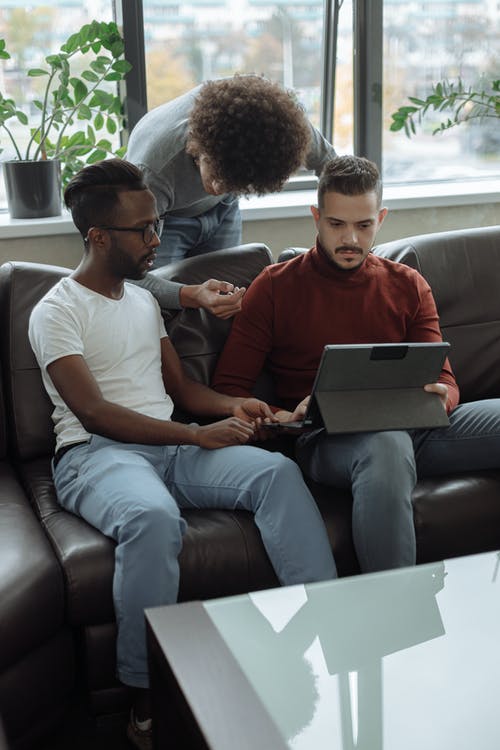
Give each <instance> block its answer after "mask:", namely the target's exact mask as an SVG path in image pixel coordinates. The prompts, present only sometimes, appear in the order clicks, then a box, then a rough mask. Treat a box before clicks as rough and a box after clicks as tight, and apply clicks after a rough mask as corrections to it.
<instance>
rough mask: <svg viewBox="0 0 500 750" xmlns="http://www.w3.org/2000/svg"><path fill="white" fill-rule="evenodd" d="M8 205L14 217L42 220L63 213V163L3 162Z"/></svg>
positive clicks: (52, 161) (54, 160)
mask: <svg viewBox="0 0 500 750" xmlns="http://www.w3.org/2000/svg"><path fill="white" fill-rule="evenodd" d="M3 174H4V179H5V188H6V191H7V206H8V208H9V213H10V215H11V217H12V218H13V219H41V218H43V217H45V216H60V214H61V164H60V162H59V160H58V159H52V160H49V161H5V162H4V163H3Z"/></svg>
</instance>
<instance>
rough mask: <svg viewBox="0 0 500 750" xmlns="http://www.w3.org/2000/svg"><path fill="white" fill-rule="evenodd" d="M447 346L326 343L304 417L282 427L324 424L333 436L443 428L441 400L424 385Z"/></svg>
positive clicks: (432, 377)
mask: <svg viewBox="0 0 500 750" xmlns="http://www.w3.org/2000/svg"><path fill="white" fill-rule="evenodd" d="M449 348H450V345H449V343H447V342H444V341H443V342H432V343H427V342H422V343H401V344H329V345H328V346H325V348H324V350H323V354H322V356H321V361H320V364H319V367H318V371H317V373H316V378H315V381H314V385H313V389H312V393H311V399H310V401H309V406H308V409H307V412H306V414H305V416H304V419H303V420H302V421H301V422H288V423H285V424H284V425H281V429H283V430H284V431H292V430H304V429H316V428H318V427H324V428H325V429H326V431H327V432H328V433H329V434H335V433H349V432H373V431H379V430H409V429H430V428H434V427H446V426H447V425H449V419H448V415H447V414H446V412H445V410H444V408H443V405H442V403H441V399H440V398H439V396H438V395H437V394H436V393H427V392H426V391H424V388H423V387H424V385H426V384H427V383H436V382H437V381H438V379H439V376H440V374H441V369H442V367H443V364H444V361H445V358H446V356H447V354H448V351H449ZM278 429H280V426H278Z"/></svg>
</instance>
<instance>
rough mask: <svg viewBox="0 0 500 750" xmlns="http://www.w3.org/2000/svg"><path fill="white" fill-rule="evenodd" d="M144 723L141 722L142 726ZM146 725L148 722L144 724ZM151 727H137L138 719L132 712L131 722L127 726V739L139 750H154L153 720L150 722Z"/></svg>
mask: <svg viewBox="0 0 500 750" xmlns="http://www.w3.org/2000/svg"><path fill="white" fill-rule="evenodd" d="M142 723H143V722H141V724H142ZM144 723H146V722H144ZM148 724H149V727H148V728H147V729H140V727H139V726H138V725H137V719H136V718H135V715H134V712H133V711H131V712H130V720H129V723H128V726H127V737H128V739H129V742H131V743H132V745H134V747H137V748H138V750H153V730H152V728H151V719H149V720H148Z"/></svg>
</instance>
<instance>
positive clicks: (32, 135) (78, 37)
mask: <svg viewBox="0 0 500 750" xmlns="http://www.w3.org/2000/svg"><path fill="white" fill-rule="evenodd" d="M123 52H124V43H123V38H122V36H121V35H120V32H119V31H118V27H117V26H116V24H115V23H113V22H111V23H100V22H98V21H92V22H91V23H89V24H85V25H84V26H82V28H81V29H80V30H79V31H77V32H76V33H75V34H72V35H71V36H70V37H69V38H68V39H67V40H66V42H65V43H64V44H62V45H61V48H60V51H59V52H58V53H56V54H52V55H48V56H47V57H46V58H45V62H46V67H44V68H32V69H31V70H28V71H27V75H28V76H29V77H31V78H35V77H44V78H45V79H46V80H45V81H44V88H43V94H42V96H41V97H40V99H35V100H34V101H33V106H34V107H35V108H36V110H37V116H36V118H35V121H34V122H33V123H30V121H29V118H28V116H27V115H26V113H25V112H24V111H23V110H22V109H20V108H19V107H18V106H17V105H16V103H15V101H14V100H13V99H11V98H9V97H8V96H4V94H3V93H1V92H0V142H1V141H2V139H3V140H4V141H5V138H7V139H8V140H9V142H10V144H11V145H12V146H13V148H14V152H15V159H13V160H11V161H5V162H3V169H4V178H5V182H6V188H7V201H8V203H9V211H10V214H11V216H12V217H14V218H36V217H40V216H55V215H58V214H60V213H61V184H62V187H64V186H65V185H66V183H67V182H68V180H69V179H71V177H72V176H73V175H74V174H75V173H76V172H77V171H78V170H79V169H81V168H82V167H83V166H84V165H85V164H90V163H93V162H96V161H99V160H100V159H105V158H106V157H107V156H108V155H114V156H123V154H124V152H125V147H118V148H113V145H112V143H111V141H110V140H109V136H110V135H111V136H112V135H114V134H115V133H117V132H118V130H119V129H121V127H122V126H123V119H124V117H123V106H122V102H121V100H120V97H119V95H118V91H117V89H116V91H114V92H112V91H110V90H109V87H106V82H111V83H112V84H113V85H115V86H116V85H117V84H118V82H120V81H122V80H123V79H124V78H125V75H126V74H127V72H128V71H129V70H130V69H131V65H130V63H128V62H127V61H126V60H125V59H124V57H123ZM9 58H10V54H9V53H8V52H7V50H6V44H5V40H4V39H0V59H3V60H6V59H9ZM16 121H17V122H16ZM12 123H15V124H16V127H17V128H18V124H17V123H20V124H21V125H22V126H25V128H24V127H23V128H22V130H23V131H24V135H25V136H27V145H26V144H25V138H24V136H23V135H21V136H20V135H19V134H14V132H13V130H14V128H12ZM100 131H104V133H105V134H106V135H105V136H104V135H98V134H99V132H100ZM2 150H3V149H2ZM46 188H49V190H50V193H49V194H48V195H46V196H44V195H43V194H42V191H43V190H44V189H46Z"/></svg>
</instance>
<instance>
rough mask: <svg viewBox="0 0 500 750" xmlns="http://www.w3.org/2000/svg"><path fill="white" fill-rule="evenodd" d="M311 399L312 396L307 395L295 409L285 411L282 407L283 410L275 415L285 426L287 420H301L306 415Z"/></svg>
mask: <svg viewBox="0 0 500 750" xmlns="http://www.w3.org/2000/svg"><path fill="white" fill-rule="evenodd" d="M310 399H311V396H306V397H305V398H304V399H302V401H301V402H300V403H299V404H297V406H296V407H295V409H294V410H293V411H285V410H284V409H282V410H281V411H277V412H276V414H275V415H274V416H275V417H276V418H277V419H278V420H279V422H281V424H282V425H283V426H286V423H287V422H301V421H302V420H303V419H304V417H305V415H306V411H307V407H308V405H309V401H310Z"/></svg>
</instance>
